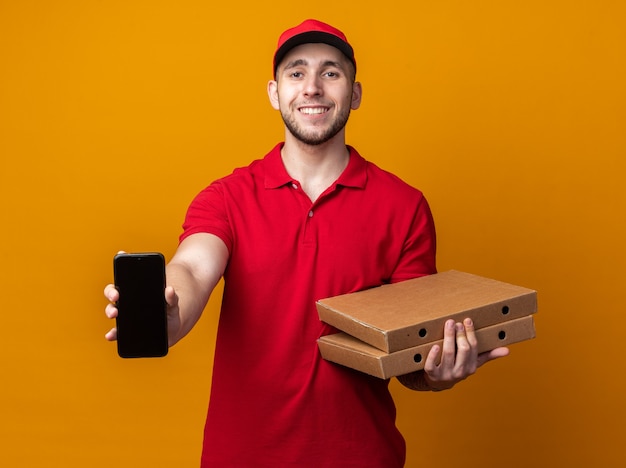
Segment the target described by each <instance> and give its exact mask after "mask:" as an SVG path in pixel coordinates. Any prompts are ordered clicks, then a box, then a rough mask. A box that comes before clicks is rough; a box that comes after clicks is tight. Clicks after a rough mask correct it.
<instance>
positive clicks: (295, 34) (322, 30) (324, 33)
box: [274, 19, 356, 77]
mask: <svg viewBox="0 0 626 468" xmlns="http://www.w3.org/2000/svg"><path fill="white" fill-rule="evenodd" d="M312 43H322V44H328V45H330V46H333V47H335V48H337V49H339V50H340V51H341V52H343V54H344V55H345V56H346V57H348V59H349V60H350V61H351V62H352V64H353V65H354V69H355V70H356V60H355V59H354V50H352V46H351V45H350V44H348V39H347V38H346V36H345V34H344V33H342V32H341V31H339V29H337V28H333V27H332V26H331V25H329V24H326V23H322V22H321V21H317V20H314V19H308V20H306V21H304V22H302V23H301V24H299V25H298V26H296V27H295V28H291V29H287V30H286V31H285V32H284V33H282V34H281V35H280V37H279V38H278V47H276V52H275V53H274V77H276V69H277V68H278V65H279V64H280V62H281V61H282V60H283V58H285V55H287V52H289V51H290V50H291V49H293V48H294V47H296V46H299V45H302V44H312Z"/></svg>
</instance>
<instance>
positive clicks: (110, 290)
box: [104, 284, 120, 302]
mask: <svg viewBox="0 0 626 468" xmlns="http://www.w3.org/2000/svg"><path fill="white" fill-rule="evenodd" d="M104 297H106V298H107V299H108V300H109V302H117V301H118V299H119V298H120V293H119V291H118V290H117V288H116V287H115V285H114V284H107V285H106V286H105V288H104Z"/></svg>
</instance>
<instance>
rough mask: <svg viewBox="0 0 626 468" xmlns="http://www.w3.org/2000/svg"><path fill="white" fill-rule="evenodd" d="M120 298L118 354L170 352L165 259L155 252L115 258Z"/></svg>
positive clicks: (116, 283) (119, 255)
mask: <svg viewBox="0 0 626 468" xmlns="http://www.w3.org/2000/svg"><path fill="white" fill-rule="evenodd" d="M113 276H114V278H115V287H116V288H117V290H118V291H119V295H120V296H119V299H118V301H117V310H118V314H117V319H116V322H117V353H118V354H119V355H120V356H121V357H123V358H141V357H162V356H165V355H166V354H167V351H168V341H167V304H166V302H165V259H164V257H163V255H162V254H160V253H158V252H155V253H134V254H129V253H122V254H117V255H116V256H115V258H114V259H113Z"/></svg>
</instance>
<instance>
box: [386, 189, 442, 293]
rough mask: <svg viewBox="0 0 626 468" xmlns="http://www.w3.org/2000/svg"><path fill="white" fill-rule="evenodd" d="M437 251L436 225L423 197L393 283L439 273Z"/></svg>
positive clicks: (393, 277)
mask: <svg viewBox="0 0 626 468" xmlns="http://www.w3.org/2000/svg"><path fill="white" fill-rule="evenodd" d="M436 250H437V241H436V235H435V223H434V221H433V216H432V213H431V210H430V207H429V205H428V202H427V201H426V198H424V197H423V196H422V199H421V200H420V202H419V204H418V206H417V209H416V211H415V216H414V217H413V223H412V224H411V229H410V231H409V233H408V236H407V238H406V239H405V241H404V246H403V250H402V255H401V256H400V259H399V261H398V264H397V266H396V268H395V269H394V272H393V274H392V276H391V282H392V283H397V282H400V281H405V280H408V279H412V278H417V277H419V276H426V275H432V274H433V273H437V263H436Z"/></svg>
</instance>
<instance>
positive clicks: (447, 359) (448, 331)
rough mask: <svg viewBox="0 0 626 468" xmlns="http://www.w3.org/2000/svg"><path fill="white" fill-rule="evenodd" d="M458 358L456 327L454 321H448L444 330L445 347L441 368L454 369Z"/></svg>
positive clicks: (442, 351) (443, 347)
mask: <svg viewBox="0 0 626 468" xmlns="http://www.w3.org/2000/svg"><path fill="white" fill-rule="evenodd" d="M455 358H456V325H455V323H454V320H448V321H446V324H445V326H444V329H443V345H442V349H441V362H440V366H441V367H444V368H452V366H454V360H455Z"/></svg>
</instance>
